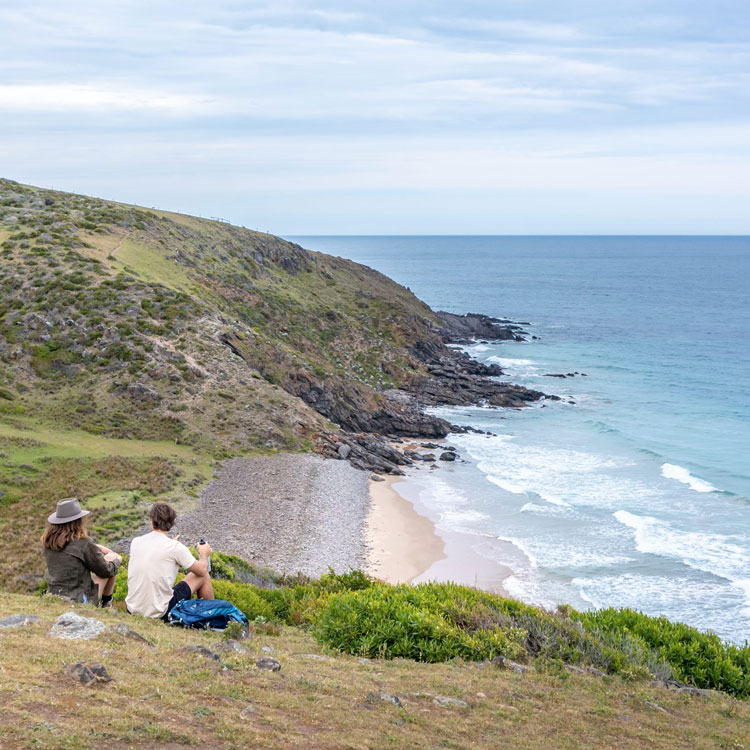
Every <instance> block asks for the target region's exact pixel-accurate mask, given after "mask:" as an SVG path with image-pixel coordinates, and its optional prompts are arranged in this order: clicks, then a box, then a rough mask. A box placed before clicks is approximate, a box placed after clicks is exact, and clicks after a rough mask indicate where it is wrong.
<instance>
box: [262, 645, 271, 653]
mask: <svg viewBox="0 0 750 750" xmlns="http://www.w3.org/2000/svg"><path fill="white" fill-rule="evenodd" d="M261 651H262V652H263V653H264V654H272V653H273V648H272V647H271V646H263V648H262V649H261Z"/></svg>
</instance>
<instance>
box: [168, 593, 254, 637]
mask: <svg viewBox="0 0 750 750" xmlns="http://www.w3.org/2000/svg"><path fill="white" fill-rule="evenodd" d="M168 620H169V624H170V625H182V626H183V627H185V628H203V629H204V630H224V628H226V626H227V625H229V623H230V622H239V623H240V625H247V617H245V613H244V612H243V611H242V610H240V609H237V607H235V606H234V604H232V602H227V601H225V600H224V599H183V600H182V601H181V602H177V604H175V605H174V607H172V609H171V610H170V611H169V616H168Z"/></svg>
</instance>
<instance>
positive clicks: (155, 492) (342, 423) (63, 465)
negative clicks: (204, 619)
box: [0, 180, 446, 589]
mask: <svg viewBox="0 0 750 750" xmlns="http://www.w3.org/2000/svg"><path fill="white" fill-rule="evenodd" d="M436 331H437V323H436V319H435V316H434V314H433V313H432V311H431V310H430V309H429V308H428V307H427V306H426V305H424V304H423V303H422V302H420V301H419V300H418V299H417V298H416V297H414V295H412V294H411V293H410V292H409V291H408V290H406V289H405V288H403V287H401V286H399V285H398V284H396V283H394V282H393V281H391V280H390V279H388V278H386V277H385V276H383V275H382V274H379V273H377V272H376V271H373V270H371V269H369V268H365V267H364V266H360V265H358V264H356V263H352V262H350V261H347V260H343V259H341V258H333V257H330V256H326V255H322V254H318V253H313V252H309V251H306V250H303V249H302V248H300V247H298V246H297V245H294V244H292V243H289V242H285V241H284V240H281V239H279V238H277V237H273V236H271V235H267V234H261V233H257V232H253V231H249V230H247V229H243V228H240V227H235V226H232V225H229V224H226V223H221V222H216V221H208V220H203V219H198V218H195V217H190V216H182V215H179V214H170V213H166V212H163V211H153V210H147V209H143V208H138V207H134V206H126V205H122V204H118V203H113V202H108V201H103V200H99V199H96V198H90V197H86V196H81V195H73V194H68V193H61V192H56V191H49V190H42V189H39V188H34V187H29V186H24V185H20V184H18V183H15V182H11V181H8V180H0V532H1V533H2V534H3V537H4V538H5V539H7V540H10V542H9V543H10V544H11V545H12V553H13V554H12V555H8V556H5V558H4V559H3V560H2V561H0V580H2V581H3V583H4V585H5V586H10V587H12V588H16V589H18V588H21V589H23V588H29V587H33V586H34V585H35V582H36V581H37V580H38V576H37V574H38V573H39V572H40V569H39V568H40V565H39V556H38V553H37V551H36V546H37V545H36V544H35V543H34V544H30V541H31V540H35V539H36V535H37V534H38V530H39V529H40V528H42V526H43V519H44V515H45V513H47V512H49V511H48V509H49V507H51V506H52V505H53V504H54V502H55V501H56V499H58V498H59V497H62V496H65V495H70V494H77V495H79V496H80V497H82V498H86V501H87V504H88V506H89V507H92V506H93V507H96V509H97V512H96V515H97V517H96V519H95V530H96V531H97V533H98V534H99V536H100V539H101V540H102V541H105V542H112V541H115V540H116V539H118V538H120V537H121V536H123V535H124V534H125V533H127V532H128V531H130V530H132V529H133V528H136V527H137V526H138V525H139V524H140V522H141V521H142V519H143V517H144V514H143V511H144V508H146V507H147V506H148V504H149V502H151V501H153V499H155V498H157V497H163V496H168V497H169V498H171V499H173V500H176V501H177V502H179V503H182V504H186V505H189V503H190V502H191V498H195V497H197V494H198V491H199V490H200V488H201V487H202V486H203V485H204V484H205V483H206V482H207V481H208V480H209V479H210V477H211V472H212V466H213V465H214V463H215V462H216V461H217V460H220V459H222V458H225V457H227V456H230V455H231V456H241V455H254V454H259V453H268V452H275V451H279V450H293V451H300V450H301V451H307V450H316V451H318V452H321V453H326V452H328V453H331V452H332V451H334V450H335V439H336V437H335V436H336V435H337V433H339V432H340V431H341V430H347V429H348V430H359V429H363V428H366V426H367V425H363V420H367V419H371V418H374V419H375V420H377V419H379V418H380V417H381V416H382V415H385V418H384V420H381V422H383V424H388V423H389V419H390V417H391V415H393V414H397V415H398V414H399V413H400V412H399V410H401V412H403V414H404V415H406V418H405V419H403V420H401V424H402V426H403V427H404V429H407V430H408V429H409V419H412V418H413V416H414V414H415V412H413V410H412V411H409V410H408V409H407V408H406V407H400V406H398V405H394V404H393V403H391V402H389V401H388V400H387V399H386V397H385V396H384V395H383V394H384V392H385V391H387V389H388V388H391V387H398V386H401V385H404V384H405V383H407V382H409V380H410V379H411V378H414V377H416V376H419V375H420V374H423V373H424V372H425V363H424V361H423V360H421V359H420V358H419V357H418V356H417V355H415V351H425V350H429V351H433V352H435V351H437V352H441V351H446V350H445V347H444V345H443V343H442V340H441V339H440V337H439V335H438V333H437V332H436ZM331 420H335V421H331ZM415 429H416V428H415ZM21 509H22V510H21Z"/></svg>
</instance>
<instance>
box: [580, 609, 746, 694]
mask: <svg viewBox="0 0 750 750" xmlns="http://www.w3.org/2000/svg"><path fill="white" fill-rule="evenodd" d="M574 617H576V619H578V620H579V621H580V622H581V623H582V624H583V625H584V626H585V627H586V628H589V629H593V628H596V629H598V630H600V631H603V632H607V633H610V634H623V633H627V634H630V636H631V637H634V638H637V639H639V640H640V641H641V642H642V643H643V644H645V646H646V647H648V648H650V649H652V650H653V652H654V654H655V655H656V656H657V657H658V659H659V660H660V661H664V662H666V663H667V664H669V666H670V667H671V669H672V671H673V673H674V676H675V678H676V679H677V680H680V681H682V682H687V683H691V684H693V685H695V686H696V687H700V688H711V689H716V690H723V691H725V692H727V693H730V694H732V695H734V696H736V697H738V698H748V697H750V646H749V645H748V644H747V643H746V644H745V646H744V647H739V646H734V645H732V644H729V643H724V642H722V641H721V639H720V638H719V637H718V636H717V635H715V634H714V633H702V632H701V631H699V630H697V629H696V628H692V627H690V626H689V625H684V624H683V623H678V622H671V621H670V620H668V619H667V618H666V617H648V616H647V615H644V614H643V613H641V612H637V611H635V610H632V609H612V608H610V609H601V610H598V611H596V612H580V613H575V614H574Z"/></svg>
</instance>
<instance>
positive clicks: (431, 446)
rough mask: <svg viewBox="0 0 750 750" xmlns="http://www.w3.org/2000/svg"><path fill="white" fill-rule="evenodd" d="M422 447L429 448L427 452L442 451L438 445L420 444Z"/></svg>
mask: <svg viewBox="0 0 750 750" xmlns="http://www.w3.org/2000/svg"><path fill="white" fill-rule="evenodd" d="M420 446H421V447H422V448H427V450H431V451H436V450H439V449H440V446H439V445H438V444H437V443H420Z"/></svg>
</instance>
